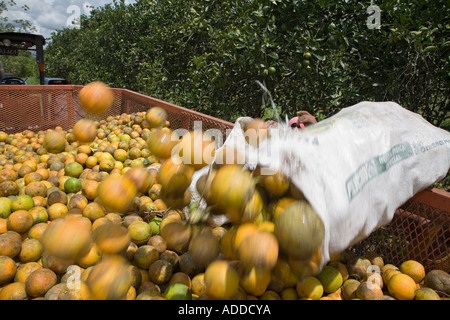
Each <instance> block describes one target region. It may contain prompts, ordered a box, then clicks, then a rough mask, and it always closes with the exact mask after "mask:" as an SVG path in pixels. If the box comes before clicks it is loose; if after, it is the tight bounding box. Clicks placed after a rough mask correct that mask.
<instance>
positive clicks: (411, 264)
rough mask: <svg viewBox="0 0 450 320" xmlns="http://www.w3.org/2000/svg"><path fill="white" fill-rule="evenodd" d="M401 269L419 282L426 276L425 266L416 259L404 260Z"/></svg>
mask: <svg viewBox="0 0 450 320" xmlns="http://www.w3.org/2000/svg"><path fill="white" fill-rule="evenodd" d="M400 271H401V272H403V273H404V274H407V275H408V276H410V277H411V278H413V279H414V281H415V282H416V283H419V282H420V281H422V280H423V279H424V278H425V268H424V266H423V265H422V264H421V263H419V262H417V261H415V260H407V261H404V262H402V264H401V265H400Z"/></svg>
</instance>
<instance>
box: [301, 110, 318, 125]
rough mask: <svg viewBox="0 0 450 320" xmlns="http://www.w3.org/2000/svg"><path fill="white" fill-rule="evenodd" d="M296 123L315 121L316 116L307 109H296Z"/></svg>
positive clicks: (311, 122) (313, 122)
mask: <svg viewBox="0 0 450 320" xmlns="http://www.w3.org/2000/svg"><path fill="white" fill-rule="evenodd" d="M297 115H298V124H300V123H303V124H304V125H305V126H309V125H311V124H315V123H317V119H316V117H314V116H313V115H312V114H310V113H309V112H308V111H304V110H300V111H297Z"/></svg>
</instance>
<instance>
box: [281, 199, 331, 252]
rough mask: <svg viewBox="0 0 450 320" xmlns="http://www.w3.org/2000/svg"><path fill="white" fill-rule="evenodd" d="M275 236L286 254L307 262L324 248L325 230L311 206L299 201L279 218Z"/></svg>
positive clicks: (288, 207) (289, 206)
mask: <svg viewBox="0 0 450 320" xmlns="http://www.w3.org/2000/svg"><path fill="white" fill-rule="evenodd" d="M274 234H275V236H276V238H277V240H278V243H279V245H280V249H281V250H282V251H283V252H284V253H286V254H288V255H289V256H292V257H296V258H298V259H301V260H306V259H310V258H311V256H312V255H313V254H314V253H315V252H316V251H317V250H318V249H319V248H320V247H321V246H322V242H323V239H324V237H325V229H324V225H323V222H322V220H321V219H320V217H319V216H318V214H317V213H316V212H315V210H314V209H313V208H312V207H311V205H310V204H309V203H308V202H306V201H303V200H299V201H296V202H294V203H292V204H290V205H288V206H287V207H286V209H285V210H284V211H283V213H281V214H280V215H279V216H278V217H277V219H276V220H275V228H274Z"/></svg>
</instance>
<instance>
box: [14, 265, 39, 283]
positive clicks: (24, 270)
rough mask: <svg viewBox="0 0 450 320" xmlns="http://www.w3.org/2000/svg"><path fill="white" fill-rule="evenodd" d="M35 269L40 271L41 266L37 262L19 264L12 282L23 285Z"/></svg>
mask: <svg viewBox="0 0 450 320" xmlns="http://www.w3.org/2000/svg"><path fill="white" fill-rule="evenodd" d="M37 269H42V266H41V265H40V264H39V263H37V262H27V263H21V264H20V265H19V267H18V268H17V272H16V275H15V276H14V281H16V282H23V283H25V280H27V278H28V276H29V275H30V274H31V273H32V272H33V271H36V270H37Z"/></svg>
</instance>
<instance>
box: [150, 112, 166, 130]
mask: <svg viewBox="0 0 450 320" xmlns="http://www.w3.org/2000/svg"><path fill="white" fill-rule="evenodd" d="M145 120H146V121H147V124H148V126H149V127H150V128H160V127H162V126H164V125H165V124H166V121H167V111H166V110H164V109H163V108H161V107H153V108H151V109H149V110H148V111H147V113H146V114H145Z"/></svg>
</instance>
